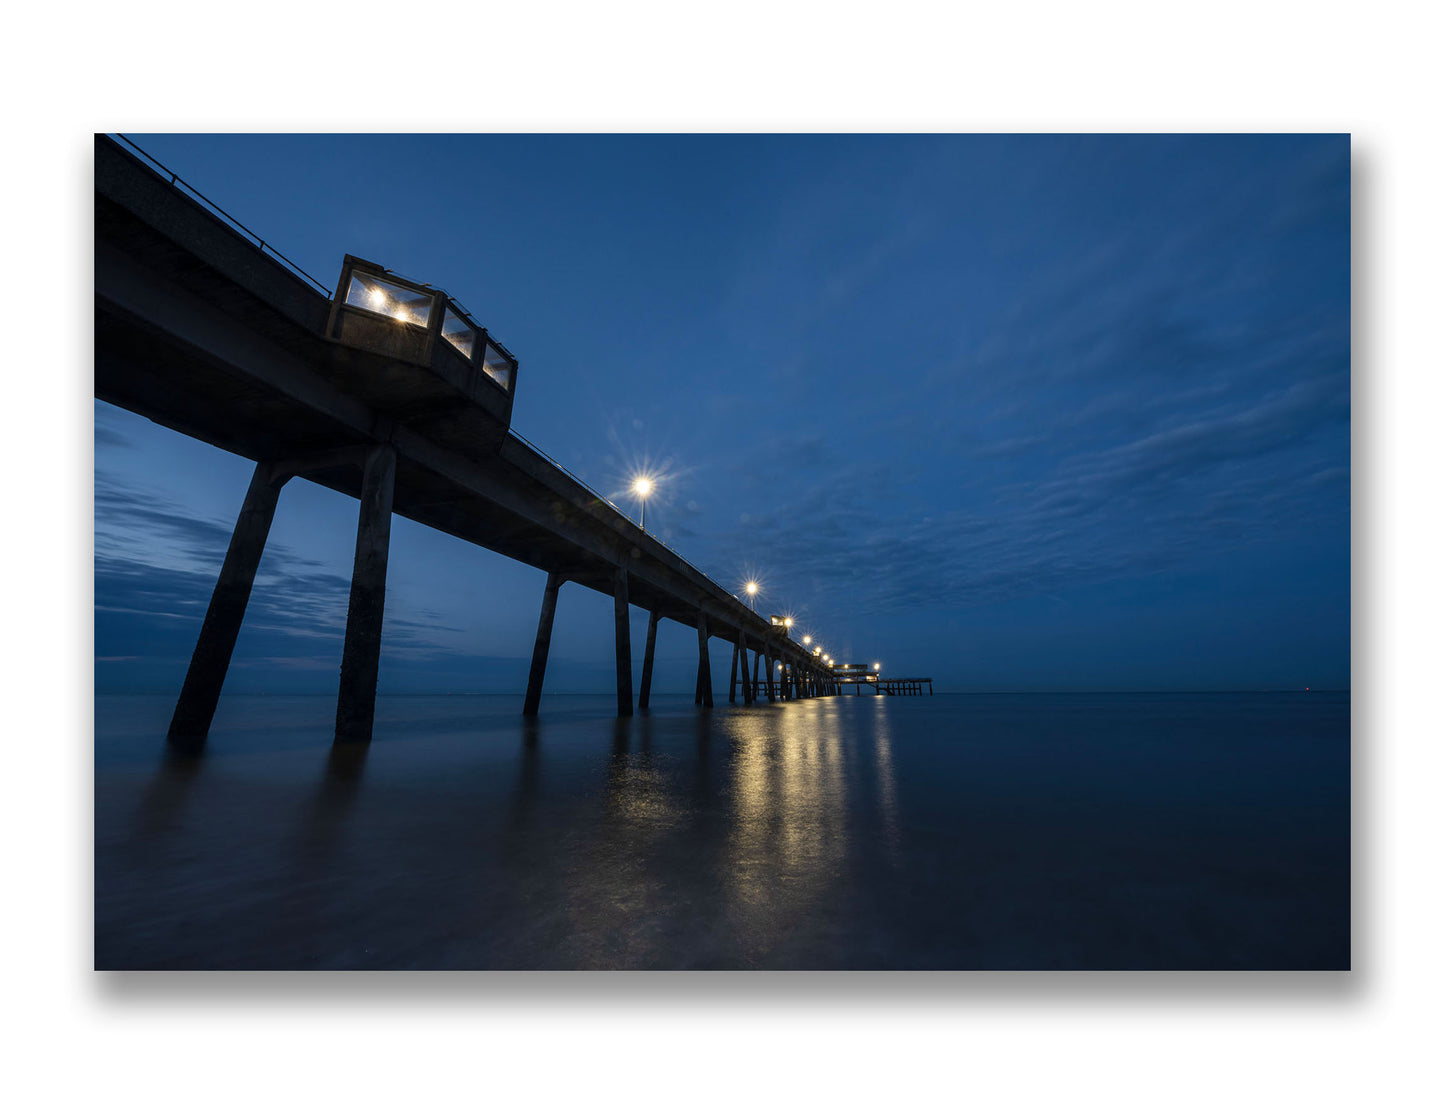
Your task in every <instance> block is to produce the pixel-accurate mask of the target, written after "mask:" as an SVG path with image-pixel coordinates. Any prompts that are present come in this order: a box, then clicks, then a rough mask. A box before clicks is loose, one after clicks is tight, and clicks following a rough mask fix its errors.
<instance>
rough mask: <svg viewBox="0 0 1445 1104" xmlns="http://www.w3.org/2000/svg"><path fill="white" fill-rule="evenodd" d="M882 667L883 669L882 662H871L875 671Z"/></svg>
mask: <svg viewBox="0 0 1445 1104" xmlns="http://www.w3.org/2000/svg"><path fill="white" fill-rule="evenodd" d="M882 669H883V664H881V663H875V664H873V670H875V671H881V670H882Z"/></svg>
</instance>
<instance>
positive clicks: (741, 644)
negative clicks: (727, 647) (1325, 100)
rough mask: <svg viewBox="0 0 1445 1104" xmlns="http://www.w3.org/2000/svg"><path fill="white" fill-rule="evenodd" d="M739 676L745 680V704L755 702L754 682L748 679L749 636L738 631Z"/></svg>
mask: <svg viewBox="0 0 1445 1104" xmlns="http://www.w3.org/2000/svg"><path fill="white" fill-rule="evenodd" d="M738 677H739V678H741V679H742V680H743V704H744V705H752V704H753V684H752V683H751V682H750V681H748V638H747V637H746V636H744V635H743V634H742V633H738Z"/></svg>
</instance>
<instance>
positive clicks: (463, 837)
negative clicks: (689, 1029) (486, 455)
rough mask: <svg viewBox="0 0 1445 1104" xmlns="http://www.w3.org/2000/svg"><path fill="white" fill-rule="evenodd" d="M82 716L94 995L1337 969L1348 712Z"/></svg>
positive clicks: (489, 703)
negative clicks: (302, 981) (88, 733)
mask: <svg viewBox="0 0 1445 1104" xmlns="http://www.w3.org/2000/svg"><path fill="white" fill-rule="evenodd" d="M172 704H173V702H172V701H171V699H169V698H158V697H131V696H101V697H99V698H98V699H97V701H96V708H95V714H96V745H95V758H96V774H95V946H96V965H97V966H98V967H100V968H207V967H217V968H286V969H294V968H413V969H417V968H422V969H438V968H440V969H449V968H461V969H477V968H606V969H612V968H622V969H637V968H642V969H653V968H664V969H671V968H677V969H707V968H728V969H733V968H764V969H792V968H807V969H855V968H856V969H994V968H1007V969H1076V968H1083V969H1115V968H1148V969H1219V968H1226V969H1257V968H1267V969H1281V968H1305V969H1343V968H1347V967H1348V965H1349V881H1350V869H1349V696H1348V695H1347V694H1327V693H1308V694H1306V693H1297V694H1033V695H1029V694H1024V695H993V694H989V695H952V694H940V695H937V696H935V697H932V698H929V697H922V698H887V697H884V698H877V697H873V696H871V695H867V696H863V697H853V696H851V695H849V696H843V697H837V698H821V699H815V700H812V701H804V702H792V703H780V704H776V705H766V704H764V705H760V706H754V707H751V708H744V707H741V706H736V707H729V706H722V707H719V708H717V709H714V710H711V711H703V710H699V709H695V708H694V707H693V705H692V701H691V698H690V697H687V698H681V697H679V698H671V699H670V698H667V697H662V698H659V699H658V700H657V701H656V703H655V707H654V709H653V710H652V712H651V713H650V714H649V715H646V716H637V717H634V718H632V719H630V720H627V721H619V720H617V719H616V718H615V717H613V716H611V715H610V714H611V711H612V700H611V699H610V698H608V697H603V696H598V697H590V696H588V697H566V696H552V697H548V698H546V699H544V701H543V711H544V715H543V716H542V717H541V718H540V719H539V720H538V721H537V723H535V724H534V725H531V726H528V725H524V723H523V722H522V720H521V718H520V717H519V713H520V711H521V699H520V697H517V698H512V697H500V696H428V697H390V698H383V699H381V701H380V702H379V703H378V718H377V727H376V739H375V740H374V742H373V743H372V744H371V745H370V747H369V748H366V749H362V750H360V751H356V752H350V753H347V754H335V753H333V752H332V749H331V746H330V731H331V722H332V713H333V710H334V701H333V700H332V699H330V698H326V697H265V696H256V697H246V696H236V695H229V696H227V697H226V698H225V699H224V700H223V702H222V706H221V710H220V712H219V713H218V715H217V718H216V723H215V725H214V727H213V729H212V735H211V739H210V743H209V746H208V749H207V751H206V752H205V753H204V755H202V756H201V757H199V758H191V759H173V758H168V757H167V756H166V755H165V754H164V752H163V743H164V733H165V728H166V723H167V721H168V719H169V714H170V709H171V706H172Z"/></svg>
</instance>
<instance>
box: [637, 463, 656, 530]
mask: <svg viewBox="0 0 1445 1104" xmlns="http://www.w3.org/2000/svg"><path fill="white" fill-rule="evenodd" d="M655 486H656V484H655V483H653V481H652V480H651V479H649V478H648V477H647V476H645V475H639V476H638V477H637V478H636V479H634V480H633V481H632V493H633V494H634V495H636V496H637V497H638V498H639V499H640V500H641V501H642V520H641V521H639V522H638V523H637V527H638V528H639V529H641V530H642V531H643V532H646V531H647V496H648V495H650V494H651V493H652V489H653V487H655Z"/></svg>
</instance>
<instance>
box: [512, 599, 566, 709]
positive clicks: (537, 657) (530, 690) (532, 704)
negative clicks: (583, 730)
mask: <svg viewBox="0 0 1445 1104" xmlns="http://www.w3.org/2000/svg"><path fill="white" fill-rule="evenodd" d="M563 581H564V580H563V578H562V576H560V575H558V574H557V573H556V572H555V571H553V572H551V573H550V574H548V576H547V588H546V589H545V590H544V591H542V614H541V616H540V617H538V618H537V642H536V643H535V644H533V645H532V670H531V671H530V672H529V673H528V675H527V697H526V699H525V700H524V701H523V702H522V716H524V717H535V716H536V715H537V708H538V706H539V705H541V703H542V680H543V679H544V678H546V677H547V653H548V652H549V651H550V650H551V648H552V618H553V616H554V615H555V614H556V612H557V591H558V590H559V589H561V586H562V583H563Z"/></svg>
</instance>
